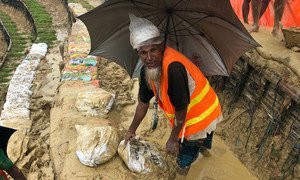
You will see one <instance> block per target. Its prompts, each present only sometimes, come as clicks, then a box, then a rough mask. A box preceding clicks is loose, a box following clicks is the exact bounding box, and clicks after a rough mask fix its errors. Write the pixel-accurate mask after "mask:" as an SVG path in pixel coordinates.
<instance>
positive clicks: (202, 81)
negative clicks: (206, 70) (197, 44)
mask: <svg viewBox="0 0 300 180" xmlns="http://www.w3.org/2000/svg"><path fill="white" fill-rule="evenodd" d="M172 62H180V63H181V64H182V65H183V66H184V67H185V69H186V70H187V71H188V72H189V74H190V75H191V77H192V78H193V79H194V81H195V90H194V92H193V93H192V95H190V104H189V105H188V108H187V115H186V119H185V122H184V125H183V128H182V130H181V132H180V134H179V136H178V138H182V137H188V136H189V135H192V134H196V133H197V132H200V131H202V130H204V129H205V128H206V127H207V126H208V125H209V124H210V123H211V122H213V121H214V120H215V119H217V118H218V117H219V116H220V115H221V114H222V112H221V106H220V103H219V99H218V97H217V95H216V93H215V92H214V90H213V89H212V87H211V86H210V84H209V82H208V80H207V79H206V78H205V76H204V75H203V74H202V72H201V71H200V69H199V68H198V67H197V66H196V65H194V64H193V63H192V62H191V61H190V60H189V59H187V58H186V57H185V56H184V55H182V54H181V53H179V52H178V51H176V50H175V49H172V48H171V47H166V49H165V52H164V57H163V61H162V75H161V81H160V82H161V83H160V98H161V99H160V98H158V103H159V106H160V108H162V109H163V110H164V112H165V115H166V116H167V118H168V119H169V120H170V123H171V125H172V127H173V126H174V118H175V108H174V106H173V105H172V103H171V101H170V98H169V96H168V67H169V65H170V64H171V63H172ZM151 88H152V90H153V92H154V95H155V96H157V91H156V88H155V85H154V83H153V82H151ZM178 96H180V94H178Z"/></svg>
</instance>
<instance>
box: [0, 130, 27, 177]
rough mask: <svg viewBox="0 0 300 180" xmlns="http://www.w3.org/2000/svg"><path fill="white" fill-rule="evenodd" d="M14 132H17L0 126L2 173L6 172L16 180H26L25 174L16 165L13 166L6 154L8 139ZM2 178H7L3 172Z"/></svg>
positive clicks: (0, 165)
mask: <svg viewBox="0 0 300 180" xmlns="http://www.w3.org/2000/svg"><path fill="white" fill-rule="evenodd" d="M14 131H15V130H13V129H11V128H7V127H3V126H0V138H1V139H0V171H2V170H4V171H6V172H7V173H8V174H9V175H10V176H11V177H12V178H14V179H18V180H25V179H26V178H25V176H24V174H23V173H22V172H21V171H20V169H19V168H18V167H17V166H16V165H14V164H13V162H12V161H11V160H10V159H9V158H8V157H7V154H6V147H7V142H8V139H9V138H10V136H11V134H12V133H13V132H14ZM1 177H2V178H3V179H5V177H6V175H5V174H4V173H3V171H2V172H1V175H0V179H1Z"/></svg>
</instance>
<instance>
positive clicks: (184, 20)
mask: <svg viewBox="0 0 300 180" xmlns="http://www.w3.org/2000/svg"><path fill="white" fill-rule="evenodd" d="M174 15H176V16H178V17H180V16H179V15H177V14H176V13H174ZM208 17H211V15H207V16H205V17H203V18H201V19H199V20H197V21H196V22H195V23H198V22H200V21H202V20H203V19H205V18H208ZM182 19H183V18H182ZM192 19H197V18H191V19H188V20H186V19H183V20H182V21H180V22H179V23H178V24H176V26H178V25H179V24H181V23H182V22H188V21H189V20H192ZM189 24H190V23H189ZM176 26H174V27H176ZM191 26H193V25H192V24H190V26H189V27H191ZM189 27H186V28H184V29H178V30H177V32H178V31H183V30H186V29H187V28H189Z"/></svg>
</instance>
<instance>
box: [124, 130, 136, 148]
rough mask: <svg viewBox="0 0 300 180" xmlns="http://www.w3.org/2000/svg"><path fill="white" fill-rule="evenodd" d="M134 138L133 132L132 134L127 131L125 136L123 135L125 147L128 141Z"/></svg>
mask: <svg viewBox="0 0 300 180" xmlns="http://www.w3.org/2000/svg"><path fill="white" fill-rule="evenodd" d="M134 137H135V132H132V131H128V132H127V133H126V134H125V137H124V139H125V145H126V144H127V143H128V141H131V140H132V139H133V138H134Z"/></svg>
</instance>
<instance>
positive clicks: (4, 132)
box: [0, 126, 16, 156]
mask: <svg viewBox="0 0 300 180" xmlns="http://www.w3.org/2000/svg"><path fill="white" fill-rule="evenodd" d="M15 131H16V130H15V129H11V128H7V127H3V126H0V149H2V150H3V151H4V153H5V155H6V156H7V152H6V151H7V143H8V140H9V138H10V136H11V135H12V134H13V133H14V132H15Z"/></svg>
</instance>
